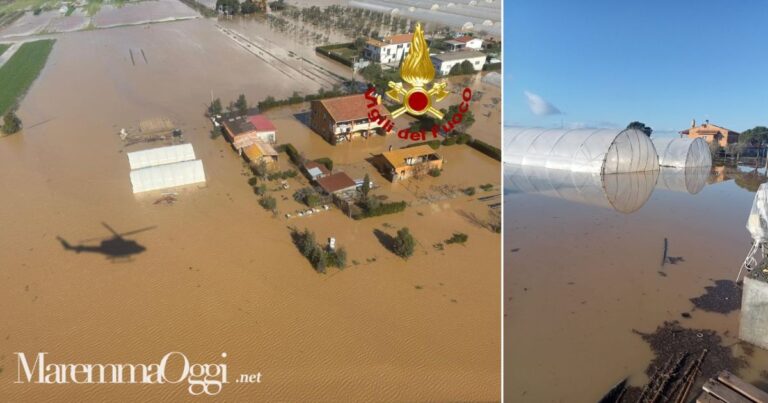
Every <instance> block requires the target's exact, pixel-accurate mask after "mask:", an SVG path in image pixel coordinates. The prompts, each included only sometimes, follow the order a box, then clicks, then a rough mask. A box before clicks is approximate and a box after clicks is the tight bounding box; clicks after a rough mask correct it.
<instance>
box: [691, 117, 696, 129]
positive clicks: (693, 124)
mask: <svg viewBox="0 0 768 403" xmlns="http://www.w3.org/2000/svg"><path fill="white" fill-rule="evenodd" d="M694 127H696V119H691V129H693V128H694Z"/></svg>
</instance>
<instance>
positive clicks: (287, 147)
mask: <svg viewBox="0 0 768 403" xmlns="http://www.w3.org/2000/svg"><path fill="white" fill-rule="evenodd" d="M275 149H276V150H277V152H283V151H284V152H285V153H286V154H288V158H290V159H291V162H293V163H294V164H295V165H301V155H299V152H298V151H297V150H296V147H294V146H293V144H291V143H285V144H280V145H279V146H277V147H275Z"/></svg>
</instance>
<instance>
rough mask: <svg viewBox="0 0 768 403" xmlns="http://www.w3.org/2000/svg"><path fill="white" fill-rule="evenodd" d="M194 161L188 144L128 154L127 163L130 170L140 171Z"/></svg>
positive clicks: (192, 151)
mask: <svg viewBox="0 0 768 403" xmlns="http://www.w3.org/2000/svg"><path fill="white" fill-rule="evenodd" d="M194 159H195V150H194V149H193V148H192V144H189V143H186V144H178V145H173V146H167V147H158V148H152V149H149V150H142V151H134V152H130V153H128V162H129V163H130V165H131V169H141V168H146V167H151V166H157V165H163V164H172V163H174V162H181V161H191V160H194Z"/></svg>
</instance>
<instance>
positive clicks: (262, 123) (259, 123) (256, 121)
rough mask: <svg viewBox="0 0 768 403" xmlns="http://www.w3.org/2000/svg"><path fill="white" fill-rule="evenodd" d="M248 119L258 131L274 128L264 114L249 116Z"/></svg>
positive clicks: (269, 130)
mask: <svg viewBox="0 0 768 403" xmlns="http://www.w3.org/2000/svg"><path fill="white" fill-rule="evenodd" d="M248 121H249V122H251V124H252V125H253V127H254V128H255V129H256V131H258V132H271V131H274V130H275V125H273V124H272V121H271V120H269V118H267V117H266V116H264V115H253V116H249V117H248Z"/></svg>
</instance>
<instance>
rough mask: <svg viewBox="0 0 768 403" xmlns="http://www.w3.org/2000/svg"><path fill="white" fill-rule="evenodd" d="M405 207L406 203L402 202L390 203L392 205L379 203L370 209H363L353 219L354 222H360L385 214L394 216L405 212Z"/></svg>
mask: <svg viewBox="0 0 768 403" xmlns="http://www.w3.org/2000/svg"><path fill="white" fill-rule="evenodd" d="M406 206H407V203H406V202H404V201H399V202H392V203H381V204H379V205H378V206H376V207H374V208H372V209H364V210H363V212H362V213H361V214H360V215H357V216H354V217H353V218H354V219H356V220H360V219H362V218H369V217H377V216H380V215H386V214H395V213H399V212H401V211H403V210H405V207H406Z"/></svg>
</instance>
